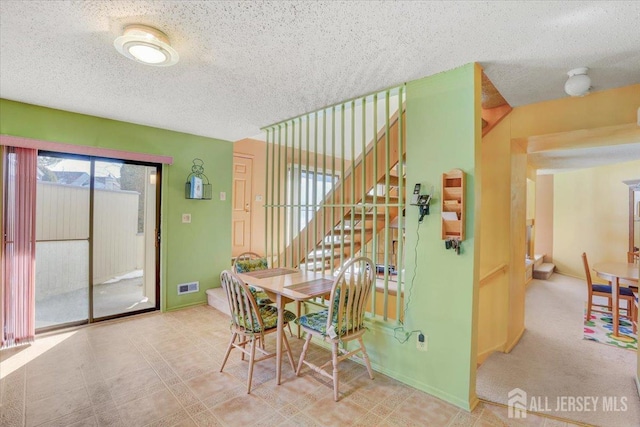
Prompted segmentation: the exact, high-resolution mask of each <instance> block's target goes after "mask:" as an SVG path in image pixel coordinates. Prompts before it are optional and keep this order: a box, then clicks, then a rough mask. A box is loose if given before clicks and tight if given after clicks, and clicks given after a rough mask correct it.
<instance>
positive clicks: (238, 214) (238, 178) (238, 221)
mask: <svg viewBox="0 0 640 427" xmlns="http://www.w3.org/2000/svg"><path fill="white" fill-rule="evenodd" d="M252 164H253V160H252V159H250V158H247V157H242V156H233V195H232V200H233V215H232V224H231V230H232V231H231V233H232V247H231V255H232V256H234V257H235V256H238V255H240V254H241V253H242V252H246V251H250V250H251V208H252V205H251V200H252V199H253V196H252V194H253V193H252V189H251V174H252Z"/></svg>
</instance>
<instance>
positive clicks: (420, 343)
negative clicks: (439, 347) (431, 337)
mask: <svg viewBox="0 0 640 427" xmlns="http://www.w3.org/2000/svg"><path fill="white" fill-rule="evenodd" d="M416 348H417V349H418V350H420V351H427V336H426V335H425V334H421V333H418V337H417V338H416Z"/></svg>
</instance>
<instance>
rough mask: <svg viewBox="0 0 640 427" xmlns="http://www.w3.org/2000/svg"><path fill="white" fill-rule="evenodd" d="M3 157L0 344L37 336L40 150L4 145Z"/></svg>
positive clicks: (3, 344)
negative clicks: (36, 283) (37, 181)
mask: <svg viewBox="0 0 640 427" xmlns="http://www.w3.org/2000/svg"><path fill="white" fill-rule="evenodd" d="M3 161H4V164H3V171H4V179H3V182H4V185H3V206H4V221H3V227H4V230H3V231H4V233H3V235H4V236H5V238H4V241H3V252H2V290H1V293H0V295H1V296H2V316H0V339H1V340H2V341H1V342H0V348H6V347H12V346H15V345H21V344H26V343H29V342H31V341H33V339H34V336H35V279H36V268H35V267H36V215H35V214H36V179H37V164H38V151H37V150H33V149H28V148H15V147H6V146H5V147H4V155H3Z"/></svg>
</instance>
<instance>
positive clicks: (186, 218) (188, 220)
mask: <svg viewBox="0 0 640 427" xmlns="http://www.w3.org/2000/svg"><path fill="white" fill-rule="evenodd" d="M182 223H183V224H191V214H182Z"/></svg>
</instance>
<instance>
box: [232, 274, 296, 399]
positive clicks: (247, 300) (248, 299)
mask: <svg viewBox="0 0 640 427" xmlns="http://www.w3.org/2000/svg"><path fill="white" fill-rule="evenodd" d="M220 281H221V282H222V287H223V288H224V290H225V292H226V294H227V301H228V302H229V312H230V313H231V340H230V341H229V346H228V347H227V351H226V353H225V355H224V360H223V361H222V366H221V367H220V372H222V370H223V369H224V365H225V364H226V363H227V359H228V358H229V354H230V353H231V350H233V349H234V348H236V349H238V350H240V351H241V352H242V360H244V356H245V355H247V356H249V374H248V378H247V394H249V393H251V380H252V378H253V366H254V365H255V363H256V362H260V361H262V360H266V359H270V358H272V357H275V356H276V353H275V352H274V353H269V352H267V351H266V350H265V345H264V337H265V335H268V334H271V333H275V332H276V331H277V326H278V309H277V308H275V307H273V306H271V305H263V306H259V305H258V303H256V300H255V298H254V297H253V294H252V293H251V291H250V290H249V287H248V286H247V284H246V283H244V282H243V281H242V279H240V278H239V277H238V276H237V275H235V274H234V273H232V272H231V271H228V270H225V271H223V272H222V273H221V274H220ZM295 318H296V316H295V315H294V314H293V313H292V312H290V311H288V310H285V311H284V321H285V323H287V324H288V323H289V322H292V321H293V320H294V319H295ZM282 338H283V343H284V347H285V349H286V352H287V356H288V357H289V363H291V368H292V369H294V370H295V366H294V363H293V354H292V353H291V347H289V341H288V340H287V336H286V334H282ZM236 340H237V341H236ZM247 344H250V348H249V349H248V350H247V348H246V346H247ZM256 351H258V352H260V353H261V354H262V356H260V357H258V358H256Z"/></svg>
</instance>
